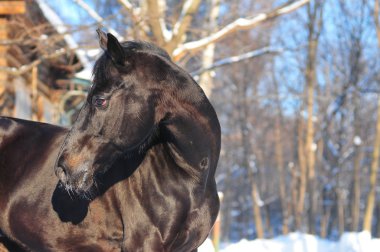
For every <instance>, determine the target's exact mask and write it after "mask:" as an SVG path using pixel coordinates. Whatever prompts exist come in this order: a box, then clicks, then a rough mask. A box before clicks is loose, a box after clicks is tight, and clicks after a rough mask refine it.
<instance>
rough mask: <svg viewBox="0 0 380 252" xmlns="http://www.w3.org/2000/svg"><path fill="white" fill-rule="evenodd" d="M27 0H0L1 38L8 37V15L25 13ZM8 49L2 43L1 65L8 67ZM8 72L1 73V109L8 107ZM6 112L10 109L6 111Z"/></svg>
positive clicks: (0, 46)
mask: <svg viewBox="0 0 380 252" xmlns="http://www.w3.org/2000/svg"><path fill="white" fill-rule="evenodd" d="M24 13H25V1H24V0H22V1H0V40H2V41H4V40H7V39H8V17H9V15H15V14H24ZM7 50H8V46H6V45H0V66H1V67H6V66H8V64H7V57H6V56H7ZM7 84H8V74H7V73H6V72H3V73H0V109H1V107H3V109H6V108H7V104H4V103H5V102H6V97H4V96H6V93H7V92H8V90H7V89H8V88H9V87H8V85H7ZM5 112H6V113H7V112H8V113H9V111H5Z"/></svg>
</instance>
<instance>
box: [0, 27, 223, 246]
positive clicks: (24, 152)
mask: <svg viewBox="0 0 380 252" xmlns="http://www.w3.org/2000/svg"><path fill="white" fill-rule="evenodd" d="M98 34H99V38H100V45H101V47H102V48H103V49H104V50H105V52H104V54H103V55H102V56H101V57H100V58H99V60H98V61H97V62H96V64H95V67H94V80H93V86H92V88H91V90H90V92H89V94H88V97H87V102H86V104H85V105H84V106H83V108H82V109H81V111H80V113H79V115H78V118H77V120H76V122H75V123H74V125H73V126H72V128H71V129H65V128H62V127H59V126H54V125H49V124H43V123H37V122H30V121H24V120H18V119H11V118H0V228H1V231H2V233H3V235H4V236H5V237H6V238H7V239H8V240H7V242H6V245H7V246H12V247H11V248H12V249H13V250H12V249H11V250H12V251H16V250H20V251H24V250H26V251H38V252H40V251H107V252H109V251H129V252H136V251H196V250H197V248H198V247H199V246H200V244H201V243H202V242H203V241H204V240H205V239H206V237H207V235H208V233H209V231H210V229H211V227H212V225H213V223H214V221H215V218H216V215H217V213H218V209H219V201H218V196H217V192H216V184H215V179H214V175H215V169H216V166H217V162H218V157H219V152H220V126H219V122H218V119H217V116H216V114H215V111H214V109H213V108H212V106H211V104H210V103H209V101H208V100H207V98H206V97H205V95H204V93H203V92H202V90H201V88H200V87H199V86H198V85H197V83H196V82H195V81H194V80H193V79H192V78H191V77H190V75H189V74H188V73H186V72H185V71H184V70H182V69H181V68H180V67H178V66H177V65H175V64H174V63H173V62H172V61H171V59H170V57H169V56H168V54H167V53H166V52H165V51H163V50H162V49H160V48H157V47H156V46H154V45H152V44H149V43H144V42H132V41H131V42H124V43H119V41H118V40H117V39H116V38H115V37H114V36H112V35H111V34H105V33H103V32H101V31H98ZM55 175H56V176H55ZM16 247H17V249H16Z"/></svg>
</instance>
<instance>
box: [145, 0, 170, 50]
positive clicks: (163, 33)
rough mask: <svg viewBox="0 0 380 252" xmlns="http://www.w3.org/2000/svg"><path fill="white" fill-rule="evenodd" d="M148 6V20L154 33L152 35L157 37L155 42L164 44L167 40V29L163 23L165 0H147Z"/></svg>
mask: <svg viewBox="0 0 380 252" xmlns="http://www.w3.org/2000/svg"><path fill="white" fill-rule="evenodd" d="M146 2H147V7H148V13H149V14H148V16H149V19H148V22H149V25H150V27H151V29H152V32H153V34H154V37H155V38H156V39H157V41H156V42H157V44H159V45H160V46H164V45H165V43H166V42H167V41H168V40H169V35H168V34H169V31H168V30H167V28H166V25H165V17H164V16H165V14H164V9H165V0H147V1H146Z"/></svg>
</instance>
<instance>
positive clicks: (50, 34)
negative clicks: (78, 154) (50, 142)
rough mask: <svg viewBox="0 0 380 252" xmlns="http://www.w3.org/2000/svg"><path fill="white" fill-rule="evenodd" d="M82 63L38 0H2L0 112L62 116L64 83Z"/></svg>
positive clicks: (43, 118) (54, 118)
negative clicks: (45, 13) (45, 14)
mask: <svg viewBox="0 0 380 252" xmlns="http://www.w3.org/2000/svg"><path fill="white" fill-rule="evenodd" d="M81 68H82V65H81V62H79V60H78V58H77V57H76V55H75V53H74V52H73V51H72V50H70V48H68V46H67V45H66V43H65V40H64V39H63V36H62V35H61V34H59V33H58V32H57V31H56V28H55V27H53V25H51V24H50V23H49V22H48V20H47V18H46V17H45V16H44V13H43V12H42V11H41V9H40V7H39V5H38V4H37V3H36V2H35V1H34V0H14V1H1V0H0V115H4V116H14V117H23V118H25V119H33V120H38V121H49V122H57V121H58V116H57V112H58V111H57V108H58V106H59V102H60V97H61V96H62V95H63V94H64V93H65V92H66V91H67V89H68V88H69V87H68V85H62V84H61V83H69V80H71V79H72V77H73V75H74V74H75V72H77V71H78V70H80V69H81ZM65 80H67V82H65ZM48 111H50V112H49V113H47V112H48ZM47 114H50V115H49V116H46V115H47ZM46 117H49V118H46Z"/></svg>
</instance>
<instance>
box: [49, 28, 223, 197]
mask: <svg viewBox="0 0 380 252" xmlns="http://www.w3.org/2000/svg"><path fill="white" fill-rule="evenodd" d="M98 35H99V44H100V47H101V48H102V49H103V50H104V53H103V54H102V55H101V56H100V58H99V59H98V60H97V62H96V63H95V65H94V70H93V84H92V87H91V89H90V91H89V94H88V96H87V99H86V103H85V104H84V105H83V107H82V108H81V110H80V112H79V114H78V117H77V119H76V121H75V122H74V124H73V125H72V128H71V129H70V131H69V133H68V134H67V136H66V138H65V140H64V142H63V144H62V146H61V150H60V152H59V155H58V157H57V161H56V166H55V172H56V175H57V176H58V178H59V179H60V181H61V182H62V183H63V184H64V185H65V186H66V188H67V189H70V190H74V191H77V192H86V191H88V190H89V189H90V188H91V187H92V186H93V185H94V183H96V178H97V176H99V175H100V176H101V174H103V173H105V172H106V171H107V170H108V169H109V168H110V167H111V166H112V164H113V162H114V161H115V160H117V159H118V158H120V157H121V156H123V155H126V154H128V153H136V151H137V152H139V153H143V152H144V151H146V150H147V149H148V148H149V146H151V144H152V142H154V141H155V139H159V138H166V139H165V141H167V142H168V146H169V149H170V150H171V153H172V156H173V158H174V159H175V160H176V161H177V162H178V163H180V165H182V166H183V167H184V169H188V172H190V173H197V172H194V171H190V170H191V169H192V168H191V167H196V169H199V170H202V169H203V170H205V169H206V168H205V167H206V166H207V167H208V166H210V162H214V163H215V165H214V166H216V162H217V159H218V156H219V150H220V128H219V123H218V120H217V118H216V115H215V112H214V110H213V108H212V106H211V105H210V103H209V102H208V100H207V98H206V97H205V95H204V93H203V91H202V90H201V88H200V87H199V86H198V84H197V83H196V82H195V81H194V80H193V79H192V78H191V76H190V75H189V74H188V73H186V72H185V71H183V70H182V69H181V68H180V67H178V66H177V65H175V64H174V63H173V62H172V61H171V59H170V57H169V55H168V54H167V53H166V52H165V51H164V50H162V49H160V48H158V47H156V46H154V45H152V44H150V43H146V42H135V41H129V42H124V43H120V42H119V41H118V40H117V39H116V38H115V37H114V36H113V35H112V34H110V33H108V34H105V33H104V32H102V31H100V30H98ZM195 121H198V122H197V123H194V122H195ZM210 125H211V126H210ZM189 134H190V136H189ZM189 137H190V138H189ZM210 137H211V138H212V139H210ZM186 167H187V168H186ZM202 167H203V168H202ZM214 168H215V167H214ZM200 172H201V171H200ZM199 176H201V175H199Z"/></svg>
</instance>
